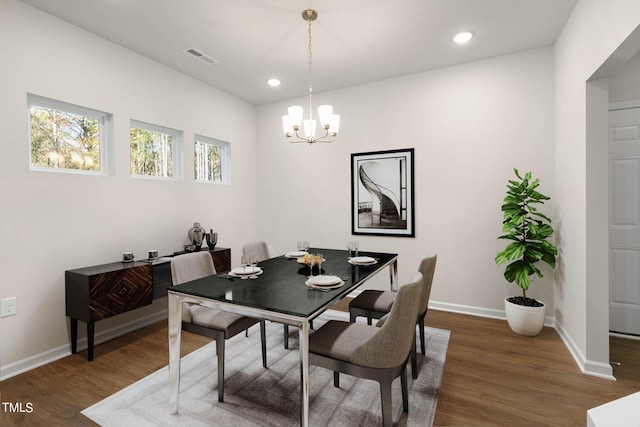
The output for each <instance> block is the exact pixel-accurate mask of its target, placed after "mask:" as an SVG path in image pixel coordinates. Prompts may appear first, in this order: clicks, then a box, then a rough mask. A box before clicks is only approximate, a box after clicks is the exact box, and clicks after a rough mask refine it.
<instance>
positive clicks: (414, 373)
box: [411, 335, 418, 380]
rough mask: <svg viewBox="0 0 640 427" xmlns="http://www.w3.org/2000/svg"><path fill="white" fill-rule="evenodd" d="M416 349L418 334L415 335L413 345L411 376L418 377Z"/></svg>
mask: <svg viewBox="0 0 640 427" xmlns="http://www.w3.org/2000/svg"><path fill="white" fill-rule="evenodd" d="M416 353H417V351H416V336H415V335H414V336H413V344H412V345H411V378H413V379H414V380H415V379H417V378H418V356H417V354H416Z"/></svg>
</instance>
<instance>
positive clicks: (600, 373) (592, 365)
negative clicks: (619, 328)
mask: <svg viewBox="0 0 640 427" xmlns="http://www.w3.org/2000/svg"><path fill="white" fill-rule="evenodd" d="M556 331H557V332H558V335H560V338H561V339H562V342H564V345H565V346H566V347H567V349H568V350H569V353H570V354H571V356H572V357H573V360H574V361H575V362H576V365H578V368H579V369H580V372H582V373H583V374H585V375H591V376H594V377H599V378H605V379H607V380H613V381H615V380H616V378H615V377H614V376H613V368H612V367H611V365H610V364H609V363H602V362H595V361H593V360H587V358H586V357H584V354H583V353H582V351H580V348H578V346H577V345H576V343H575V342H574V341H573V339H571V336H570V335H569V334H568V333H567V331H566V330H565V329H564V328H563V327H562V325H556Z"/></svg>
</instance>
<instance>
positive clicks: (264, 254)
mask: <svg viewBox="0 0 640 427" xmlns="http://www.w3.org/2000/svg"><path fill="white" fill-rule="evenodd" d="M242 255H245V256H253V255H256V256H257V257H258V262H259V261H264V260H265V259H269V258H271V255H270V254H269V245H267V242H251V243H246V244H245V245H244V246H243V247H242Z"/></svg>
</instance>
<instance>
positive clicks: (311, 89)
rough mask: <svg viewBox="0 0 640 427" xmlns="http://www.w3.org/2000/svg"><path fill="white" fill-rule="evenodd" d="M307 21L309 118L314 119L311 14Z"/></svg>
mask: <svg viewBox="0 0 640 427" xmlns="http://www.w3.org/2000/svg"><path fill="white" fill-rule="evenodd" d="M307 21H308V22H309V120H312V119H313V112H312V111H313V110H312V107H311V105H312V103H311V97H312V96H313V86H312V85H311V64H312V63H311V55H312V51H311V49H312V48H311V21H312V19H311V16H309V17H308V19H307Z"/></svg>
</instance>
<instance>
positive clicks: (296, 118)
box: [282, 9, 340, 144]
mask: <svg viewBox="0 0 640 427" xmlns="http://www.w3.org/2000/svg"><path fill="white" fill-rule="evenodd" d="M302 18H303V19H304V20H305V21H307V22H308V23H309V119H308V120H304V121H303V120H302V115H303V109H302V107H301V106H299V105H294V106H291V107H289V110H288V113H289V114H288V115H286V116H282V127H283V129H284V135H285V136H286V137H287V138H288V140H289V142H307V143H309V144H313V143H314V142H333V140H334V137H335V136H336V135H337V134H338V129H339V127H340V116H339V115H338V114H333V107H332V106H331V105H320V106H319V107H318V115H319V118H320V124H321V125H322V127H323V129H324V135H322V136H318V137H316V121H315V120H314V119H313V107H312V103H311V98H312V96H313V87H312V86H311V22H312V21H315V20H316V19H317V18H318V12H316V11H315V10H312V9H307V10H305V11H303V12H302ZM301 125H302V127H303V131H304V135H301V134H300V133H299V131H300V126H301Z"/></svg>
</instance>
